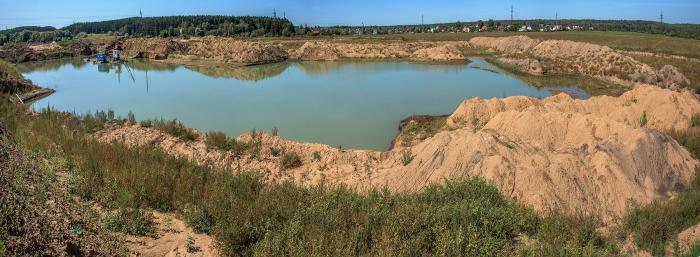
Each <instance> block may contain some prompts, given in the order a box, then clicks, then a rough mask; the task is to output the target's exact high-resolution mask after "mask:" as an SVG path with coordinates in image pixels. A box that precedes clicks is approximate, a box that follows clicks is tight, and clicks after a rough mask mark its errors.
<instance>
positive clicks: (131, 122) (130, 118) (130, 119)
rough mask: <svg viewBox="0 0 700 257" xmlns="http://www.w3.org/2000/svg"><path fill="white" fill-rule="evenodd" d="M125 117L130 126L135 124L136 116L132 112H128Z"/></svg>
mask: <svg viewBox="0 0 700 257" xmlns="http://www.w3.org/2000/svg"><path fill="white" fill-rule="evenodd" d="M126 117H127V120H128V121H129V123H130V124H136V116H135V115H134V113H133V112H129V114H127V115H126Z"/></svg>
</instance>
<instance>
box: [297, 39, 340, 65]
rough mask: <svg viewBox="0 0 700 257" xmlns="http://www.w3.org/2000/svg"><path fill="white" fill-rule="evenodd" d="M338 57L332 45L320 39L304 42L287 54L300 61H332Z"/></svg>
mask: <svg viewBox="0 0 700 257" xmlns="http://www.w3.org/2000/svg"><path fill="white" fill-rule="evenodd" d="M340 57H341V56H340V54H339V53H338V51H337V50H336V49H335V47H334V46H333V45H331V44H329V43H324V42H320V41H309V42H306V43H304V45H302V46H301V47H300V48H299V49H297V50H294V51H292V52H291V53H290V55H289V58H290V59H294V60H302V61H334V60H338V59H340Z"/></svg>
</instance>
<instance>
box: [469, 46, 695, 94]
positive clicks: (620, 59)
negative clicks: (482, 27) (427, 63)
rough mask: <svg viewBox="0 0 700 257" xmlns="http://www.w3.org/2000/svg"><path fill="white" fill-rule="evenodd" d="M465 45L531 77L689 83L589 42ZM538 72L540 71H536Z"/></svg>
mask: <svg viewBox="0 0 700 257" xmlns="http://www.w3.org/2000/svg"><path fill="white" fill-rule="evenodd" d="M469 44H471V45H472V46H474V47H481V48H488V49H492V50H495V51H498V52H500V53H503V54H505V56H506V58H500V59H499V60H500V61H501V62H503V63H506V64H510V65H513V66H515V67H516V68H520V69H521V70H522V71H524V72H527V73H531V74H537V73H557V74H583V75H589V76H595V77H601V78H608V79H615V80H620V82H624V81H634V82H643V83H648V84H654V85H658V86H661V87H665V88H671V89H678V88H682V87H684V86H686V85H689V84H690V82H689V81H688V79H686V78H685V76H683V74H681V73H680V72H678V70H677V69H676V68H675V67H673V66H670V65H667V66H665V67H663V68H662V69H660V70H655V69H654V68H652V67H651V66H649V65H647V64H644V63H642V62H640V61H637V60H635V59H634V58H632V57H629V56H626V55H624V54H622V53H619V52H617V51H615V50H613V49H611V48H610V47H607V46H601V45H596V44H591V43H584V42H574V41H568V40H540V39H531V38H529V37H527V36H510V37H475V38H472V39H470V40H469ZM514 58H517V59H520V60H516V59H514ZM534 61H537V64H536V67H535V69H534V70H535V72H533V66H532V63H533V62H534ZM539 69H542V71H541V72H538V71H537V70H539Z"/></svg>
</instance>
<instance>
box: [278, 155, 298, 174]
mask: <svg viewBox="0 0 700 257" xmlns="http://www.w3.org/2000/svg"><path fill="white" fill-rule="evenodd" d="M302 164H303V163H302V161H301V157H299V155H298V154H297V153H294V152H287V153H284V154H283V155H282V158H281V159H280V169H282V170H289V169H294V168H298V167H301V165H302Z"/></svg>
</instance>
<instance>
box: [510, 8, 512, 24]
mask: <svg viewBox="0 0 700 257" xmlns="http://www.w3.org/2000/svg"><path fill="white" fill-rule="evenodd" d="M510 25H513V5H512V4H511V5H510Z"/></svg>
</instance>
